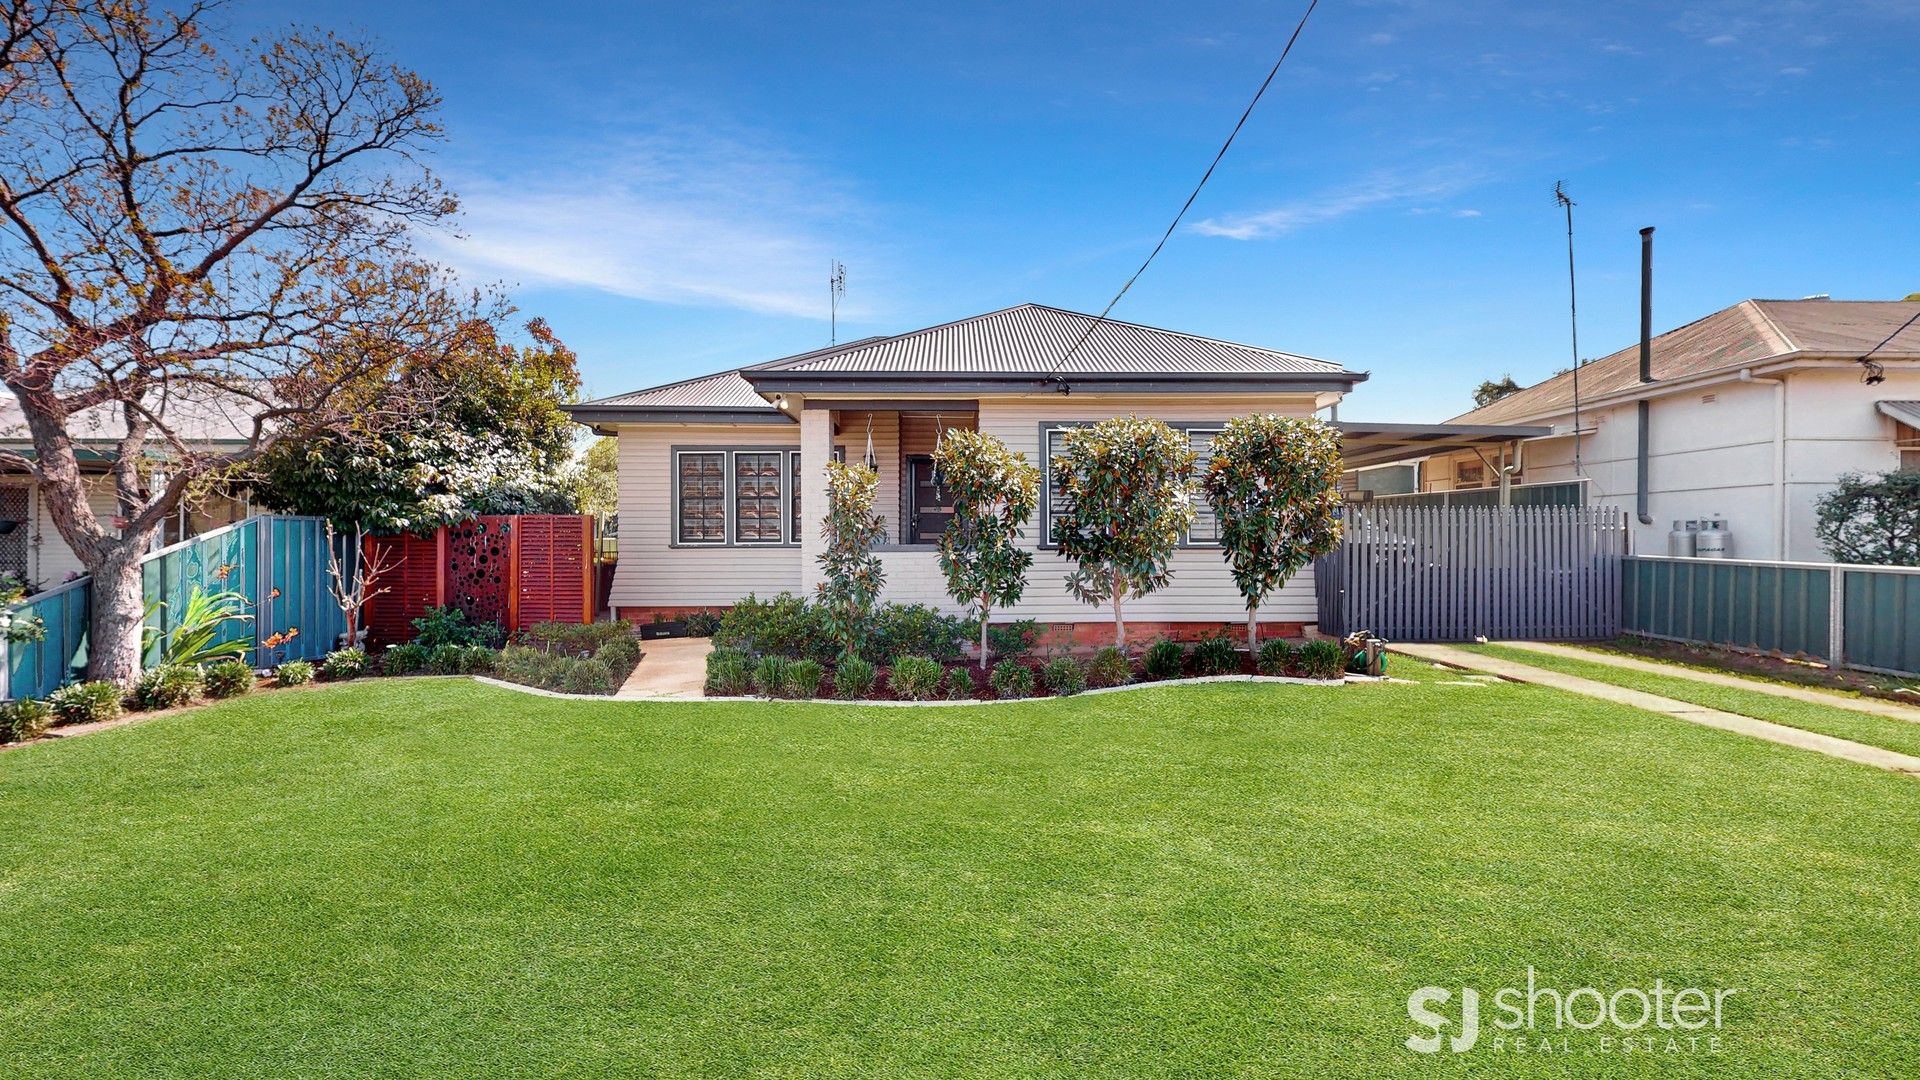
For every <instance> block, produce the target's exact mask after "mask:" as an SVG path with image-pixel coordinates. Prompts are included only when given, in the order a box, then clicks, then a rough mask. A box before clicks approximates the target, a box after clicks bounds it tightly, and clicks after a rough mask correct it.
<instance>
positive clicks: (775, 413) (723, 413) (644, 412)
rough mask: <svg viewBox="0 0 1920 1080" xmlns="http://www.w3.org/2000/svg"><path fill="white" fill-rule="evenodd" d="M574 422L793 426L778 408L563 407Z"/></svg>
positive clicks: (596, 424) (790, 417)
mask: <svg viewBox="0 0 1920 1080" xmlns="http://www.w3.org/2000/svg"><path fill="white" fill-rule="evenodd" d="M561 408H562V410H563V411H565V412H566V414H567V415H568V416H571V417H572V418H573V419H574V422H576V423H580V424H586V425H588V426H591V427H597V426H599V425H602V424H791V423H795V422H796V421H795V420H794V418H793V417H792V416H789V415H788V414H786V413H784V412H781V411H780V410H778V409H774V408H766V409H658V408H652V409H650V408H645V407H640V406H631V405H563V406H561Z"/></svg>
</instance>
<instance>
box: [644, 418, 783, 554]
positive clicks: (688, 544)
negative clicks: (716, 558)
mask: <svg viewBox="0 0 1920 1080" xmlns="http://www.w3.org/2000/svg"><path fill="white" fill-rule="evenodd" d="M688 454H694V455H711V454H718V455H719V456H720V485H721V496H720V498H721V511H722V516H721V535H722V536H723V537H724V539H721V540H682V539H681V535H682V533H681V531H680V525H681V518H680V508H681V501H680V481H681V475H682V474H681V471H680V459H681V458H682V457H683V456H685V455H688ZM736 454H779V455H782V456H781V464H782V466H783V468H782V470H781V473H780V476H779V481H780V494H779V495H778V496H776V498H777V499H778V500H779V503H778V505H779V507H780V517H779V521H780V539H778V540H739V539H736V532H735V530H736V528H737V527H738V510H739V506H738V503H737V502H736V500H735V484H734V480H735V476H734V469H735V463H734V456H735V455H736ZM799 455H800V449H799V447H796V446H793V445H792V444H778V445H775V444H768V445H765V446H754V445H750V444H748V445H742V444H737V443H728V444H724V445H695V446H670V447H668V448H667V472H668V481H669V488H670V492H671V498H670V500H669V503H668V508H667V514H668V519H667V547H668V548H783V547H799V546H800V542H799V534H798V532H797V531H796V530H795V529H794V527H793V526H794V522H793V520H792V515H793V510H792V509H791V507H792V496H793V492H794V490H795V488H794V466H795V461H796V459H797V458H798V457H799Z"/></svg>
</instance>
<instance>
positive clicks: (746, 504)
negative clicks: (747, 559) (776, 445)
mask: <svg viewBox="0 0 1920 1080" xmlns="http://www.w3.org/2000/svg"><path fill="white" fill-rule="evenodd" d="M785 457H786V453H785V451H781V450H773V451H767V452H759V451H755V452H752V453H748V452H746V451H739V450H736V451H734V454H733V541H734V543H736V544H778V543H780V542H781V539H782V538H783V537H784V536H785V531H784V530H783V529H782V528H781V524H780V523H781V519H782V518H783V517H785V516H786V513H787V508H786V500H785V499H784V498H783V497H782V489H783V488H784V487H785V486H786V485H785V483H784V475H785V473H786V462H785V460H784V459H785Z"/></svg>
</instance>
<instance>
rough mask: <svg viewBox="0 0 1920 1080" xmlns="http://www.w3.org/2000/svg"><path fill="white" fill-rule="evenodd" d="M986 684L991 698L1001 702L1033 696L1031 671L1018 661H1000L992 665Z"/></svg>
mask: <svg viewBox="0 0 1920 1080" xmlns="http://www.w3.org/2000/svg"><path fill="white" fill-rule="evenodd" d="M987 684H988V685H989V686H992V687H993V696H994V697H997V698H1001V699H1003V700H1012V699H1014V698H1025V697H1032V696H1033V669H1032V668H1030V667H1028V666H1027V665H1025V664H1022V663H1020V662H1019V661H1018V660H1002V661H1000V662H999V663H997V664H995V665H993V674H992V675H990V676H988V678H987Z"/></svg>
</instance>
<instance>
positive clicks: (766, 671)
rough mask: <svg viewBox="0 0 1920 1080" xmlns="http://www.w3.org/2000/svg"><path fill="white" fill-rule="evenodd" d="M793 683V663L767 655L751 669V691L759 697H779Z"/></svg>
mask: <svg viewBox="0 0 1920 1080" xmlns="http://www.w3.org/2000/svg"><path fill="white" fill-rule="evenodd" d="M792 681H793V661H791V660H789V659H787V658H786V657H784V656H780V655H777V654H774V653H768V654H767V655H766V656H763V657H761V658H760V662H759V663H758V664H756V665H755V666H754V669H753V690H754V693H756V694H759V695H760V696H761V697H780V696H782V695H783V694H785V693H786V692H787V685H788V684H789V683H790V682H792Z"/></svg>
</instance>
